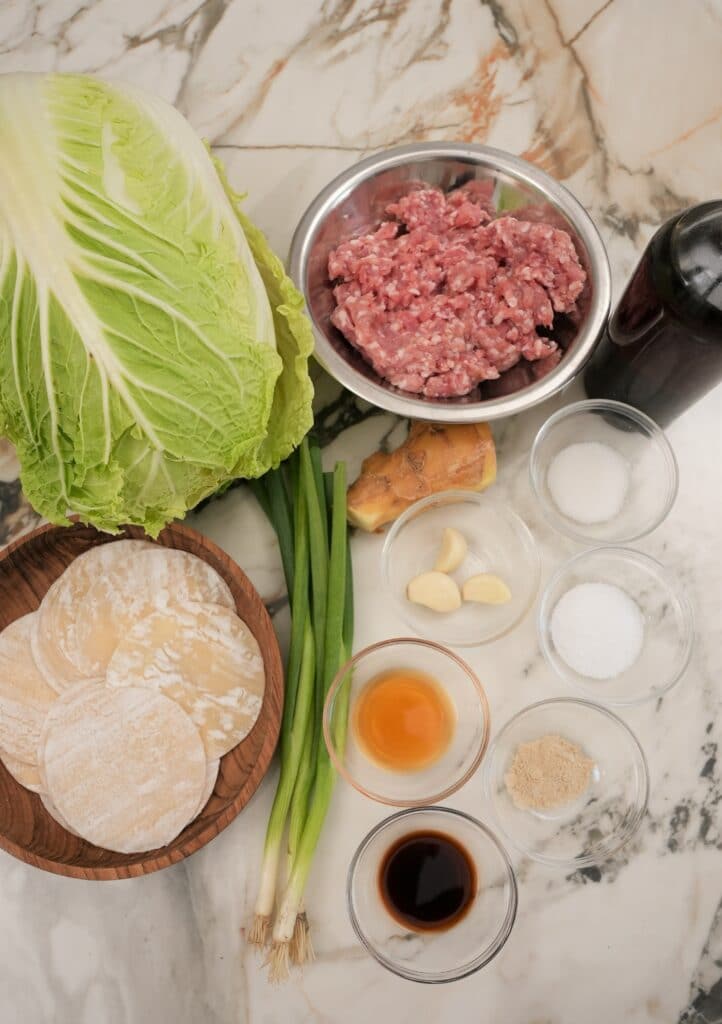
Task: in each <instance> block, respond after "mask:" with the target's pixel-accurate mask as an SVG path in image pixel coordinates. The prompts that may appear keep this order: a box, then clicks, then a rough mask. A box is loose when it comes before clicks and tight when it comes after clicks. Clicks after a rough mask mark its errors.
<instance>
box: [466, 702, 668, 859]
mask: <svg viewBox="0 0 722 1024" xmlns="http://www.w3.org/2000/svg"><path fill="white" fill-rule="evenodd" d="M550 734H551V735H555V736H562V737H563V738H564V739H567V740H569V741H570V742H572V743H576V744H577V745H578V746H580V747H581V748H582V750H583V751H584V752H585V754H587V756H588V757H591V758H592V759H593V761H594V768H593V770H592V778H591V782H590V785H589V788H588V790H587V792H586V793H585V794H584V795H583V796H582V797H580V798H579V799H578V800H576V801H574V803H572V804H568V805H566V806H564V807H559V808H555V809H553V810H549V811H530V810H521V809H519V808H518V807H516V805H515V804H514V803H513V801H512V799H511V797H510V796H509V794H508V792H507V789H506V785H505V783H504V776H505V774H506V772H507V771H508V769H509V767H510V765H511V762H512V759H513V757H514V754H515V752H516V749H517V747H518V746H519V744H520V743H528V742H530V741H531V740H536V739H541V738H542V737H543V736H547V735H550ZM484 787H485V790H486V795H487V797H488V799H489V800H490V802H491V804H492V808H493V814H494V818H495V821H496V823H497V825H498V827H499V830H500V832H501V833H502V835H503V836H504V837H505V838H506V839H507V840H508V841H509V842H510V843H511V844H512V846H514V847H515V848H516V849H517V850H519V851H520V852H521V853H524V854H526V855H527V856H528V857H531V858H533V859H534V860H537V861H541V862H542V863H543V864H548V865H550V866H552V867H556V868H563V869H565V870H570V871H574V870H577V869H579V868H583V867H588V866H589V865H591V864H599V863H601V862H602V861H604V860H606V859H607V858H609V857H611V856H612V855H613V854H615V853H617V852H618V851H619V850H620V849H621V848H622V847H623V846H624V845H625V843H627V842H628V841H629V840H630V839H631V837H632V836H633V835H634V833H635V832H636V830H637V829H638V828H639V825H640V823H641V821H642V818H643V817H644V813H645V811H646V808H647V799H648V796H649V775H648V771H647V761H646V759H645V756H644V752H643V750H642V748H641V747H640V745H639V742H638V740H637V738H636V736H635V735H634V733H633V732H632V731H631V729H629V727H628V726H627V725H625V724H624V722H622V720H621V719H619V718H617V716H616V715H614V714H613V713H612V712H611V711H608V710H607V709H606V708H602V707H600V706H599V705H597V704H592V703H590V702H588V701H584V700H577V699H576V698H573V699H569V700H566V699H563V698H556V699H554V700H544V701H541V702H540V703H538V704H532V705H531V706H530V707H528V708H525V709H524V710H523V711H520V712H519V714H517V715H515V716H514V717H513V718H512V719H510V720H509V721H508V722H507V723H506V725H505V726H504V727H503V729H502V730H501V731H500V732H499V734H498V735H497V737H496V739H495V740H494V742H493V744H492V746H491V749H490V751H489V757H488V759H487V762H486V765H485V771H484Z"/></svg>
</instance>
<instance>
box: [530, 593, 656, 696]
mask: <svg viewBox="0 0 722 1024" xmlns="http://www.w3.org/2000/svg"><path fill="white" fill-rule="evenodd" d="M550 626H551V637H552V642H553V644H554V647H555V648H556V650H557V653H558V654H559V657H560V658H561V659H562V660H563V661H564V662H566V664H567V665H568V666H569V668H571V669H573V671H574V672H578V673H579V675H582V676H587V678H589V679H614V678H616V677H617V676H620V675H622V673H623V672H626V671H627V670H628V669H630V668H631V667H632V665H633V664H634V663H635V661H636V660H637V658H638V657H639V655H640V653H641V651H642V646H643V644H644V618H643V616H642V612H641V611H640V608H639V605H638V604H637V603H636V601H634V600H633V599H632V598H631V597H630V596H629V594H627V593H626V592H625V591H624V590H621V589H620V588H619V587H615V586H613V585H612V584H610V583H580V584H578V585H577V586H576V587H572V588H571V590H568V591H567V592H566V594H564V596H563V597H561V598H560V599H559V601H558V602H557V604H556V606H555V608H554V611H553V612H552V616H551V623H550Z"/></svg>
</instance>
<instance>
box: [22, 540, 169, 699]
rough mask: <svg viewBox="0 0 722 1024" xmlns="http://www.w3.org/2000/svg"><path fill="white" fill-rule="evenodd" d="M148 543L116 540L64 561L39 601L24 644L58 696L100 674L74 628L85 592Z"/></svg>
mask: <svg viewBox="0 0 722 1024" xmlns="http://www.w3.org/2000/svg"><path fill="white" fill-rule="evenodd" d="M150 548H151V545H150V544H148V543H146V542H145V541H141V540H118V541H113V542H112V543H109V544H100V545H98V546H97V547H94V548H90V550H88V551H85V552H83V554H82V555H78V557H77V558H76V559H75V560H74V561H73V562H71V563H70V565H69V566H68V568H67V569H66V570H65V572H64V573H63V574H62V575H61V576H59V577H58V579H57V580H56V581H55V582H54V583H53V585H52V586H51V587H50V589H49V590H48V592H47V594H46V595H45V597H44V598H43V600H42V602H41V605H40V608H39V609H38V613H37V619H36V621H35V624H34V627H33V630H32V633H31V637H30V642H31V646H32V651H33V657H34V658H35V661H36V663H37V665H38V667H39V669H40V671H41V672H42V673H43V675H44V676H45V678H46V679H47V681H48V683H49V684H50V686H52V688H53V689H54V690H56V691H57V692H58V693H63V692H64V691H65V690H68V689H73V688H74V687H77V686H82V685H83V679H84V678H92V677H94V676H97V675H99V674H101V673H102V671H103V669H104V666H100V665H94V664H92V663H90V662H89V661H88V658H87V657H85V656H84V653H83V651H82V650H81V649H80V648H79V645H78V635H77V634H78V625H79V623H80V621H81V619H80V616H81V615H82V608H83V605H84V601H85V598H86V597H87V595H88V591H89V590H91V589H92V587H93V584H94V583H95V582H96V581H97V580H98V579H99V578H100V579H102V578H104V577H105V576H106V574H111V573H112V572H113V570H114V569H115V568H116V567H117V566H120V565H132V564H133V559H134V557H135V556H136V555H137V554H138V553H139V552H140V551H143V550H145V549H150Z"/></svg>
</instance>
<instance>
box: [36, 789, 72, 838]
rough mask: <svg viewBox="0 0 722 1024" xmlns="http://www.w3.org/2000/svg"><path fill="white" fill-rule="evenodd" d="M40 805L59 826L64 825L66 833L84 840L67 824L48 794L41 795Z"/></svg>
mask: <svg viewBox="0 0 722 1024" xmlns="http://www.w3.org/2000/svg"><path fill="white" fill-rule="evenodd" d="M40 803H41V804H42V805H43V807H44V808H45V810H46V811H47V812H48V814H49V815H50V817H51V818H55V820H56V821H57V823H58V825H62V826H63V828H64V829H65V831H66V832H70V834H71V835H73V836H78V838H82V837H80V835H79V833H78V832H76V831H75V829H74V828H72V827H71V826H70V825H69V824H68V823H67V821H66V820H65V818H63V816H62V814H61V813H60V811H59V810H58V808H57V807H56V806H55V804H54V803H53V801H52V800H51V799H50V797H49V796H48V794H47V793H40Z"/></svg>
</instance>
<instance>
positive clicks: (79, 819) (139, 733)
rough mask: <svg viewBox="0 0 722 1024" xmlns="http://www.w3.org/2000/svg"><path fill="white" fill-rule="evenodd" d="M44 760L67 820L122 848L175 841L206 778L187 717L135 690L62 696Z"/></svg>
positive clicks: (53, 796) (46, 733) (52, 793)
mask: <svg viewBox="0 0 722 1024" xmlns="http://www.w3.org/2000/svg"><path fill="white" fill-rule="evenodd" d="M40 760H41V774H42V775H43V777H44V779H45V782H46V783H47V788H48V795H49V797H50V800H51V803H52V804H54V805H55V807H56V808H57V810H58V812H59V814H60V816H61V818H62V820H63V821H65V822H67V824H68V825H69V826H70V828H71V829H73V830H75V831H76V832H78V833H79V834H80V835H81V836H82V837H83V838H84V839H87V840H88V842H91V843H94V844H95V845H96V846H102V847H104V848H106V849H108V850H116V851H118V852H119V853H140V852H143V851H146V850H152V849H155V848H156V847H159V846H165V845H166V844H167V843H169V842H171V841H172V840H173V839H175V837H176V836H177V835H178V833H179V832H180V831H181V830H182V829H183V828H184V827H185V826H186V825H187V824H188V822H189V821H190V820H191V819H192V818H193V817H194V816H195V814H196V811H197V809H198V806H199V802H200V799H201V797H202V795H203V791H204V789H205V786H206V779H207V764H206V757H205V751H204V749H203V743H202V741H201V738H200V736H199V734H198V730H197V729H196V727H195V726H194V725H193V723H192V722H191V720H190V718H189V717H188V715H186V713H185V712H184V711H183V710H182V708H180V707H179V706H178V705H177V704H176V703H175V702H174V701H172V700H169V699H168V698H167V697H164V696H163V695H162V694H159V693H156V692H154V691H153V690H146V689H139V688H137V687H123V688H112V687H103V686H97V685H89V686H86V687H83V688H82V689H79V690H73V691H68V692H67V693H65V694H63V695H62V696H61V697H60V698H59V699H58V700H57V701H56V702H55V704H54V705H53V706H52V708H51V709H50V711H49V712H48V717H47V720H46V723H45V728H44V730H43V737H42V739H41V744H40Z"/></svg>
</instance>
